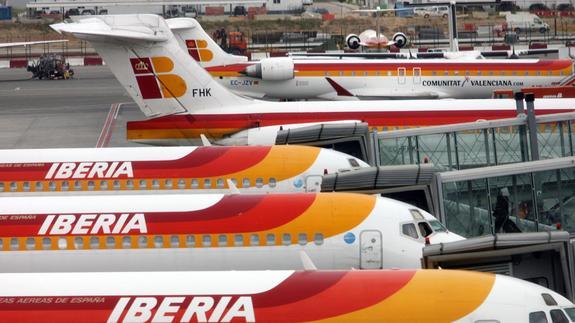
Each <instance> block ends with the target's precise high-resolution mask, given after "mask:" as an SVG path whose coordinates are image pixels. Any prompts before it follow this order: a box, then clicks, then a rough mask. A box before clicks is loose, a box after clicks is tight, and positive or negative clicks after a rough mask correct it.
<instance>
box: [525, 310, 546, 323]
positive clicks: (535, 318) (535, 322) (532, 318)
mask: <svg viewBox="0 0 575 323" xmlns="http://www.w3.org/2000/svg"><path fill="white" fill-rule="evenodd" d="M529 323H547V316H545V312H532V313H529Z"/></svg>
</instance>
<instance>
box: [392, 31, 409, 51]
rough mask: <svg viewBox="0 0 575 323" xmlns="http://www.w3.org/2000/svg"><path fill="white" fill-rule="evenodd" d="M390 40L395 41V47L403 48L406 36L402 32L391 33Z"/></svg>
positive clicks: (405, 43)
mask: <svg viewBox="0 0 575 323" xmlns="http://www.w3.org/2000/svg"><path fill="white" fill-rule="evenodd" d="M392 40H393V41H394V42H395V46H396V47H397V48H403V47H405V45H407V36H406V35H405V34H404V33H395V34H393V38H392Z"/></svg>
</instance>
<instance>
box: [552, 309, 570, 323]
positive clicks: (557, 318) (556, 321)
mask: <svg viewBox="0 0 575 323" xmlns="http://www.w3.org/2000/svg"><path fill="white" fill-rule="evenodd" d="M549 314H551V322H553V323H569V320H568V319H567V316H565V313H563V311H562V310H551V312H549Z"/></svg>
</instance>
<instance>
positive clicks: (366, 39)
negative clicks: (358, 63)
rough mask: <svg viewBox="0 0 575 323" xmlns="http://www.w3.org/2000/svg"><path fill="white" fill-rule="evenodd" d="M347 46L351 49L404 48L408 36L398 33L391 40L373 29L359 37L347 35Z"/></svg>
mask: <svg viewBox="0 0 575 323" xmlns="http://www.w3.org/2000/svg"><path fill="white" fill-rule="evenodd" d="M345 44H346V45H347V47H349V48H350V49H358V48H360V47H366V48H378V49H380V48H388V47H391V46H395V47H398V48H403V47H404V46H405V45H407V36H406V35H405V34H404V33H402V32H398V33H395V34H394V35H393V37H392V38H391V40H389V39H388V38H387V37H385V35H384V34H381V33H377V32H376V31H375V30H373V29H367V30H364V31H363V32H361V34H359V36H358V35H356V34H349V35H347V37H345Z"/></svg>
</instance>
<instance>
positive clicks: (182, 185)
mask: <svg viewBox="0 0 575 323" xmlns="http://www.w3.org/2000/svg"><path fill="white" fill-rule="evenodd" d="M178 188H179V189H181V190H183V189H184V188H186V181H185V180H183V179H179V180H178Z"/></svg>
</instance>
